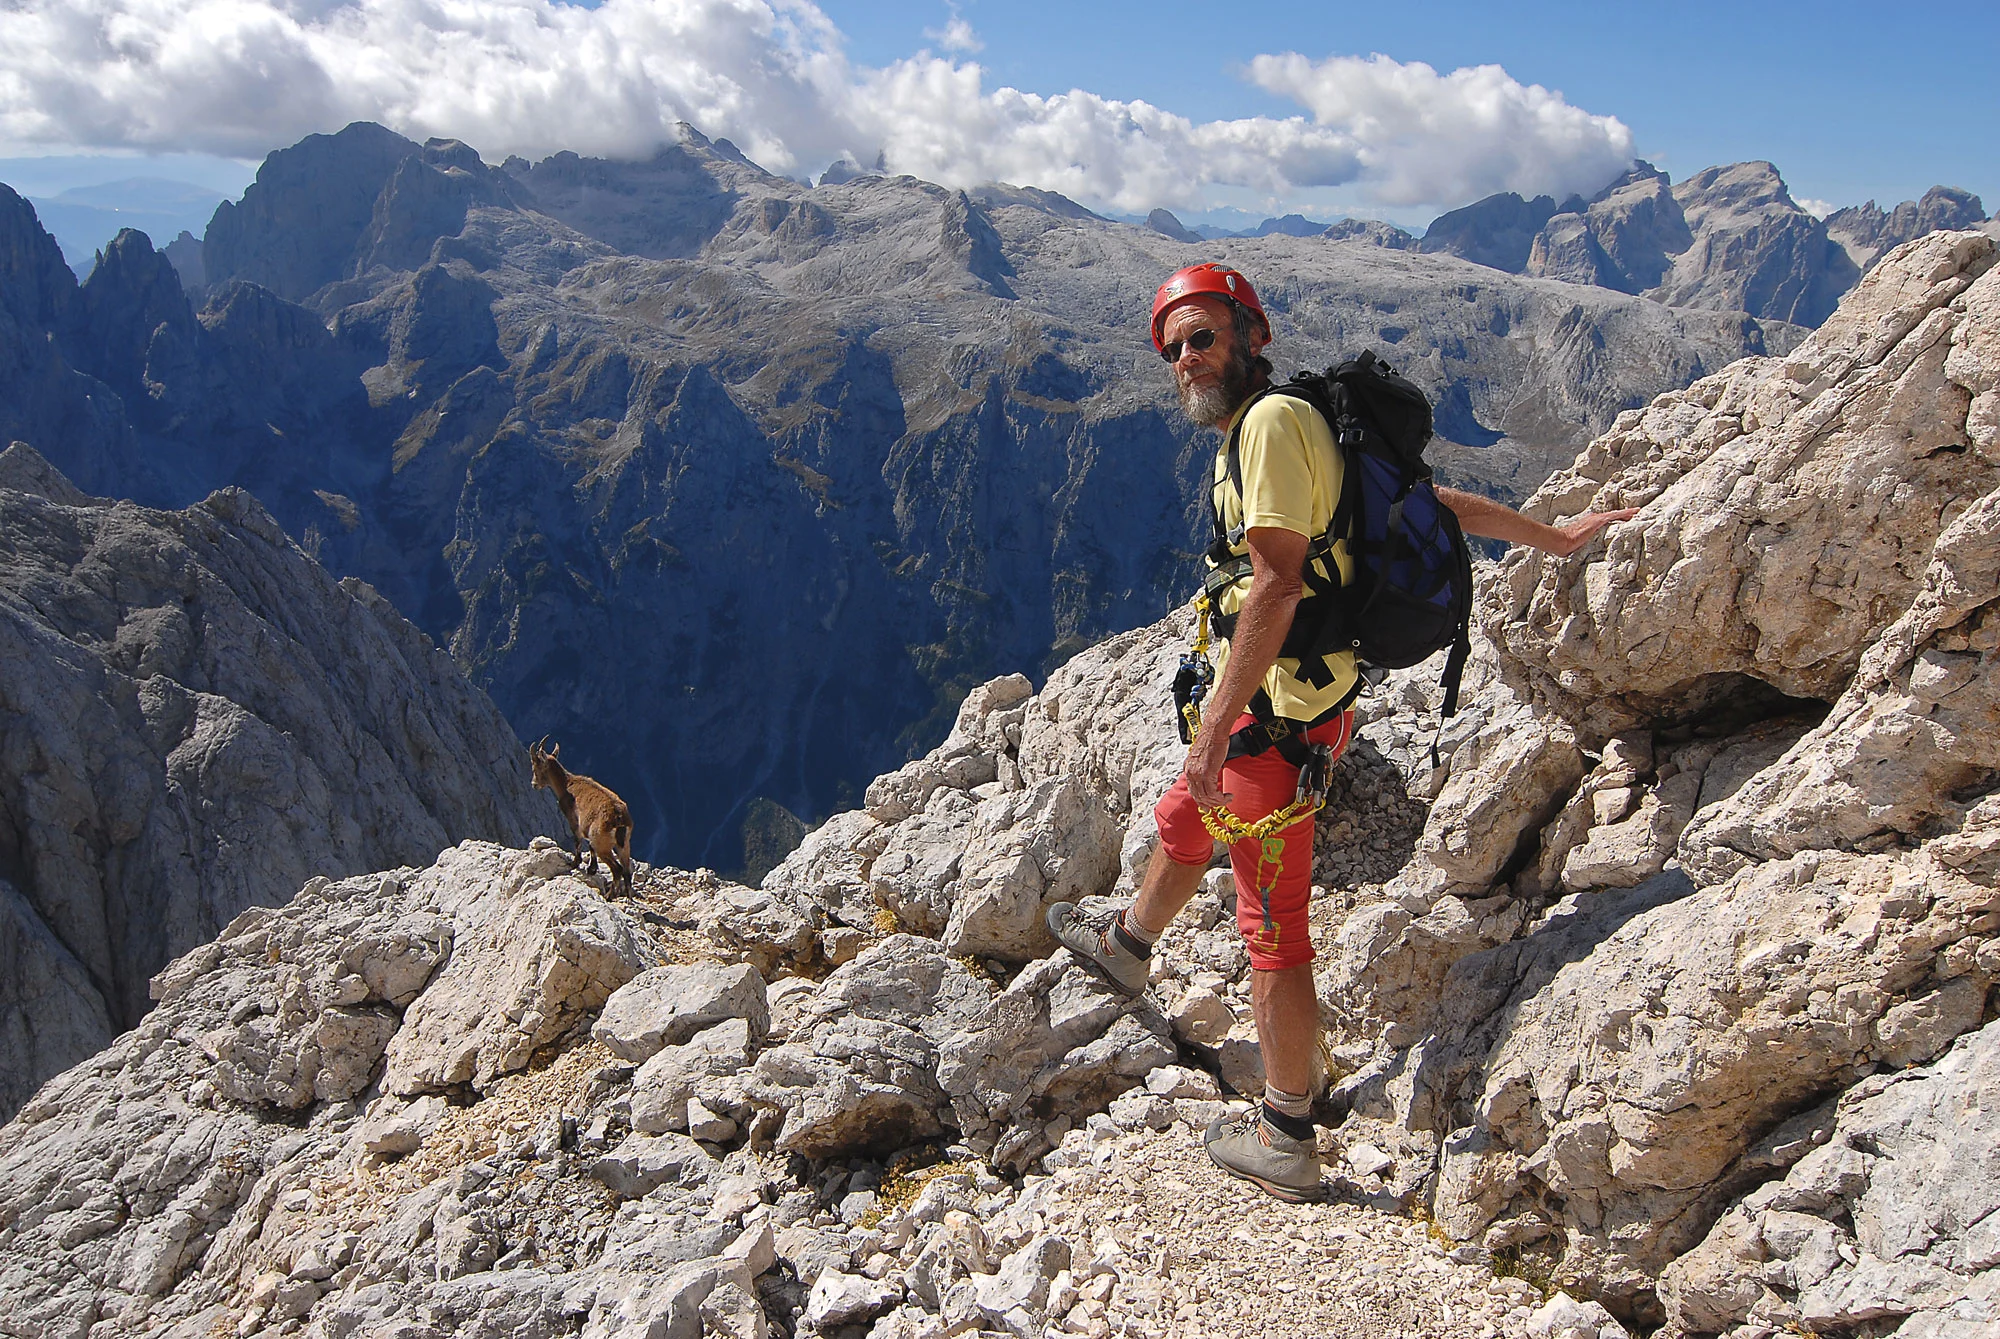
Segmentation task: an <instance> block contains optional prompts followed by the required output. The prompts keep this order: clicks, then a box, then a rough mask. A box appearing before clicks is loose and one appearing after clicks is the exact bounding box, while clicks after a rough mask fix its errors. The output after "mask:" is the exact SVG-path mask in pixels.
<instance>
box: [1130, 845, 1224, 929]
mask: <svg viewBox="0 0 2000 1339" xmlns="http://www.w3.org/2000/svg"><path fill="white" fill-rule="evenodd" d="M1206 873H1208V866H1207V865H1183V864H1182V863H1181V862H1180V861H1178V860H1176V859H1174V858H1173V857H1172V856H1170V855H1168V854H1167V847H1166V843H1164V842H1162V843H1160V844H1159V845H1158V846H1155V847H1154V848H1153V858H1152V859H1151V860H1148V861H1147V862H1146V876H1145V877H1144V878H1143V879H1141V880H1140V881H1139V893H1138V895H1137V896H1136V897H1134V898H1133V899H1132V906H1131V908H1130V909H1129V910H1128V911H1126V913H1125V923H1126V924H1127V925H1130V926H1132V928H1133V929H1135V930H1137V931H1139V932H1140V933H1141V934H1143V935H1145V936H1146V937H1147V938H1149V939H1158V938H1159V937H1160V934H1161V932H1162V931H1164V930H1165V929H1166V928H1167V927H1168V926H1169V925H1171V924H1173V920H1174V917H1176V916H1178V915H1180V914H1181V908H1182V907H1185V906H1186V905H1187V904H1188V903H1189V902H1191V901H1193V900H1194V895H1195V890H1196V889H1198V888H1200V887H1201V876H1202V875H1204V874H1206Z"/></svg>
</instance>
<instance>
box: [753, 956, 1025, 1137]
mask: <svg viewBox="0 0 2000 1339" xmlns="http://www.w3.org/2000/svg"><path fill="white" fill-rule="evenodd" d="M992 993H993V990H992V986H991V984H990V983H989V982H987V981H986V980H985V979H984V978H983V977H981V976H980V975H978V974H976V973H974V972H972V971H970V970H968V969H967V968H966V966H965V964H964V963H962V962H960V961H958V960H957V959H955V958H951V957H948V956H946V955H945V954H944V953H943V952H941V951H940V950H939V948H938V946H937V945H936V944H935V943H934V942H932V941H930V940H926V939H923V938H920V937H918V936H915V935H893V936H891V937H890V938H888V939H885V940H883V941H881V942H880V943H879V944H877V945H875V946H874V947H872V948H870V949H868V950H867V951H865V952H863V953H862V954H861V955H860V956H859V957H857V958H855V959H854V961H852V962H850V963H848V964H847V965H846V966H844V967H841V968H839V969H838V970H836V971H835V972H833V973H832V974H831V975H830V976H828V977H827V979H826V982H825V984H824V985H822V986H821V988H820V989H819V991H818V992H816V994H815V996H814V997H813V999H812V1001H811V1002H810V1003H809V1004H808V1005H806V1006H805V1007H804V1010H803V1012H802V1014H801V1015H800V1016H799V1017H798V1018H797V1019H796V1020H795V1021H794V1022H793V1023H792V1025H791V1028H790V1038H791V1039H790V1040H789V1041H787V1042H786V1043H785V1044H783V1045H780V1046H775V1047H773V1048H771V1049H770V1050H767V1051H765V1052H764V1053H763V1054H762V1055H760V1056H758V1057H757V1063H756V1065H755V1067H754V1068H753V1069H752V1071H751V1072H750V1074H749V1076H748V1078H747V1080H746V1084H745V1088H746V1091H747V1093H748V1096H749V1098H750V1100H751V1101H752V1102H753V1103H755V1104H757V1105H759V1106H763V1107H766V1108H769V1109H772V1110H775V1111H777V1112H779V1113H780V1114H781V1116H782V1123H781V1124H780V1125H779V1127H778V1130H777V1147H778V1148H779V1149H780V1150H781V1151H784V1152H791V1153H799V1154H802V1155H804V1156H806V1157H814V1158H821V1157H830V1156H834V1155H836V1154H841V1153H852V1152H863V1151H876V1152H888V1151H892V1150H894V1149H897V1148H901V1147H904V1146H906V1145H908V1144H911V1143H915V1142H918V1141H920V1140H922V1139H925V1138H927V1137H930V1136H932V1135H936V1134H939V1133H941V1132H942V1131H943V1130H944V1129H945V1128H946V1118H947V1117H948V1116H949V1115H950V1104H949V1102H948V1101H947V1099H946V1095H945V1093H944V1092H943V1091H942V1089H941V1088H940V1087H939V1064H940V1061H939V1052H938V1048H939V1044H940V1043H941V1042H942V1041H943V1040H944V1039H945V1038H946V1037H947V1036H949V1035H952V1033H953V1031H954V1029H956V1028H958V1027H960V1026H962V1025H964V1023H965V1022H966V1021H967V1020H969V1019H971V1018H974V1017H976V1016H977V1015H978V1014H979V1012H980V1011H981V1010H982V1009H983V1008H984V1007H985V1006H986V1003H987V1001H988V999H989V998H990V997H991V996H992Z"/></svg>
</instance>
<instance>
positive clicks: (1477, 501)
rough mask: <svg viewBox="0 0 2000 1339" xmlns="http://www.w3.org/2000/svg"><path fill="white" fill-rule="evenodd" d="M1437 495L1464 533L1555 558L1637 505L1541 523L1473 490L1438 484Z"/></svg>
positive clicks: (1628, 515) (1635, 512)
mask: <svg viewBox="0 0 2000 1339" xmlns="http://www.w3.org/2000/svg"><path fill="white" fill-rule="evenodd" d="M1437 495H1438V500H1439V501H1440V502H1442V503H1444V505H1445V506H1447V507H1450V508H1451V510H1452V514H1453V515H1455V516H1457V517H1458V524H1459V528H1460V529H1462V530H1464V531H1465V533H1466V534H1468V535H1478V536H1479V537H1480V538H1482V539H1501V540H1505V541H1506V542H1507V543H1509V544H1526V545H1529V546H1530V547H1532V548H1537V549H1542V550H1545V551H1547V552H1549V553H1553V554H1555V555H1556V557H1558V558H1567V557H1569V555H1570V554H1572V553H1575V552H1576V551H1577V550H1578V549H1580V548H1582V547H1583V546H1584V545H1585V544H1588V543H1589V542H1590V541H1591V540H1592V539H1593V538H1595V537H1596V535H1597V532H1598V531H1600V530H1602V529H1603V528H1604V527H1605V526H1607V525H1613V524H1616V523H1617V522H1619V521H1623V520H1627V519H1629V518H1631V517H1633V516H1636V515H1638V514H1639V509H1638V508H1637V507H1621V508H1620V509H1619V510H1617V511H1593V512H1587V513H1585V514H1584V515H1582V516H1579V517H1577V518H1576V519H1575V520H1574V521H1571V522H1569V523H1568V524H1567V525H1543V524H1542V523H1541V522H1540V521H1531V520H1529V519H1528V518H1527V517H1525V516H1523V515H1522V514H1521V513H1520V512H1518V511H1515V510H1514V509H1513V508H1512V507H1510V506H1508V505H1507V504H1506V503H1504V502H1495V501H1494V500H1493V499H1492V498H1490V497H1481V496H1480V495H1479V494H1477V493H1463V492H1460V491H1459V490H1458V489H1456V488H1440V489H1438V490H1437Z"/></svg>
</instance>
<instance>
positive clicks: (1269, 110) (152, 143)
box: [0, 0, 2000, 227]
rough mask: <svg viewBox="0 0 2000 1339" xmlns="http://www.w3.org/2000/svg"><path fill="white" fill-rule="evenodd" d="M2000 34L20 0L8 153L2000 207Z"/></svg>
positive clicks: (1744, 16) (78, 178)
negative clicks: (519, 163) (356, 130)
mask: <svg viewBox="0 0 2000 1339" xmlns="http://www.w3.org/2000/svg"><path fill="white" fill-rule="evenodd" d="M218 15H221V16H222V17H220V18H218ZM230 25H233V26H230ZM114 31H115V32H116V33H117V34H118V37H119V40H117V41H111V40H109V39H108V37H107V34H110V33H112V32H114ZM148 34H151V37H150V39H149V37H148ZM1996 34H2000V6H1992V5H1987V6H1962V7H1958V8H1954V9H1950V10H1936V11H1925V12H1924V16H1923V17H1916V18H1903V17H1897V16H1892V15H1888V14H1887V12H1886V11H1884V10H1883V9H1881V8H1880V7H1879V6H1876V5H1869V6H1863V5H1859V4H1845V3H1832V4H1817V5H1803V4H1755V5H1744V4H1730V5H1725V4H1719V3H1708V2H1707V0H1688V3H1683V4H1679V5H1675V6H1672V7H1652V6H1646V7H1640V6H1629V5H1627V6H1617V5H1583V4H1569V3H1548V4H1536V5H1520V4H1514V5H1509V4H1460V3H1452V2H1434V3H1431V4H1428V5H1425V6H1423V7H1421V8H1413V7H1409V6H1394V5H1385V4H1380V3H1374V4H1347V3H1316V4H1304V5H1300V4H1290V5H1285V6H1273V5H1240V4H1239V5H1235V6H1226V5H1220V4H1215V3H1208V4H1182V3H1167V2H1165V0H1156V2H1155V3H1145V4H1137V3H1126V2H1124V0H1120V2H1118V3H1104V2H1102V0H1100V2H1099V3H1094V4H1077V3H1074V0H1071V2H1070V3H1065V4H1053V3H1043V2H1041V0H1014V2H1013V3H1000V2H999V0H960V3H957V4H955V5H954V4H949V3H944V2H943V0H819V3H818V5H817V7H815V6H813V5H811V4H807V3H803V2H802V0H769V5H768V6H767V5H766V4H765V3H762V2H761V0H604V3H603V4H601V5H599V6H589V7H587V6H580V5H569V4H565V3H563V2H562V0H457V3H455V4H454V5H452V6H450V7H444V6H437V5H427V4H416V3H409V2H408V0H366V3H357V2H356V0H317V2H316V3H312V4H296V3H292V2H291V0H236V2H235V3H234V4H232V5H230V6H226V7H218V6H214V5H204V4H203V3H202V0H9V2H8V3H7V4H4V5H0V180H6V181H8V182H10V183H11V184H14V185H16V186H17V187H19V188H21V189H23V190H24V192H26V193H29V194H33V195H44V196H46V195H52V194H54V193H56V192H58V191H60V190H63V189H65V188H67V187H71V186H76V185H83V184H87V183H89V182H91V181H104V180H109V179H113V178H117V177H138V176H147V177H166V178H173V179H179V180H187V181H195V182H200V183H202V184H204V185H208V186H212V187H214V188H215V189H218V190H222V191H224V192H226V193H230V194H234V193H235V192H236V191H238V190H240V188H241V185H242V184H243V183H245V182H247V181H248V179H249V176H250V174H251V172H252V171H253V170H254V164H255V162H256V160H257V159H258V158H260V157H261V156H262V154H263V153H265V152H267V151H269V150H270V149H272V148H276V147H280V146H282V145H284V144H287V143H291V142H293V141H294V140H296V139H298V138H299V137H300V136H302V135H304V134H307V133H311V132H312V131H314V130H334V129H337V128H339V126H340V125H342V124H345V123H346V122H347V121H348V120H352V119H358V118H362V117H366V118H368V119H375V120H380V121H382V122H384V123H385V124H388V125H390V126H391V127H393V128H395V129H397V130H400V131H402V132H403V133H405V134H409V135H412V136H413V137H417V138H422V137H423V136H425V135H429V134H447V135H453V136H457V137H459V138H463V139H465V140H467V141H468V142H470V143H472V144H473V145H474V146H475V147H476V148H478V149H479V150H481V152H483V153H484V154H485V155H486V156H487V157H488V158H489V159H490V160H494V161H497V160H498V159H499V158H500V157H502V156H504V155H505V154H506V153H509V152H521V153H525V154H527V155H528V156H530V157H534V156H539V155H541V154H545V153H548V152H552V151H554V150H555V149H558V148H574V149H577V150H578V151H580V152H585V153H602V154H608V155H614V156H615V155H636V154H644V153H648V152H651V151H652V149H654V148H656V147H657V146H658V145H659V144H661V143H663V142H666V141H667V140H668V139H670V138H671V137H672V135H673V134H674V131H673V129H672V127H673V125H674V124H675V122H676V121H678V120H680V119H687V120H690V121H692V122H694V123H695V124H696V125H698V126H699V127H700V128H701V129H703V130H704V131H706V132H708V133H709V134H711V135H729V136H730V137H732V138H733V139H735V140H736V142H737V143H739V144H740V145H741V146H742V147H743V148H744V149H745V150H746V151H748V152H750V153H751V154H752V156H753V157H756V158H757V159H758V160H759V161H760V162H762V163H764V164H765V165H766V166H767V167H770V168H772V169H773V170H777V171H783V172H788V173H791V174H792V175H795V176H801V177H807V176H810V175H812V174H813V173H814V172H816V171H817V170H818V169H820V168H821V167H823V166H824V165H825V164H826V163H827V162H828V161H830V160H831V159H832V158H833V157H836V156H840V155H843V154H844V155H850V156H853V157H855V158H856V159H857V160H861V161H873V159H874V157H875V155H876V154H877V153H881V154H884V155H885V157H886V159H887V161H888V162H889V165H890V166H891V168H893V169H895V170H901V171H910V172H914V173H916V174H917V175H921V176H926V177H929V178H931V179H933V180H939V181H944V182H947V183H948V184H956V185H963V184H971V183H973V182H975V181H978V180H987V179H993V178H999V179H1003V180H1012V181H1017V182H1021V183H1023V184H1031V185H1040V186H1045V187H1049V188H1051V189H1056V190H1063V191H1066V192H1067V193H1069V194H1072V195H1075V196H1076V197H1077V198H1079V199H1082V200H1083V201H1084V202H1085V203H1087V204H1091V205H1092V206H1093V207H1096V208H1100V209H1105V210H1107V211H1116V212H1124V213H1143V212H1144V211H1145V210H1146V209H1147V208H1150V207H1152V206H1154V205H1165V206H1167V207H1169V208H1173V209H1175V210H1176V211H1177V212H1179V213H1180V214H1181V215H1182V217H1183V218H1187V219H1190V220H1193V219H1199V218H1202V217H1204V211H1205V210H1208V209H1212V208H1214V207H1218V206H1233V207H1235V208H1238V209H1241V210H1243V211H1245V212H1246V213H1247V214H1249V215H1250V216H1251V217H1253V218H1254V217H1261V216H1262V215H1263V214H1265V213H1282V212H1287V211H1289V210H1298V211H1301V212H1305V213H1307V214H1308V215H1311V216H1313V217H1318V218H1333V217H1338V216H1339V215H1341V214H1343V213H1353V214H1359V215H1364V216H1373V217H1381V218H1389V219H1392V220H1394V221H1396V222H1399V223H1403V224H1405V225H1406V226H1417V227H1421V226H1422V225H1423V224H1424V223H1425V222H1427V221H1428V220H1429V219H1430V218H1431V217H1432V216H1434V215H1435V214H1436V213H1437V212H1439V211H1441V210H1443V209H1447V208H1453V207H1456V206H1458V205H1462V204H1465V203H1467V202H1469V201H1470V200H1472V199H1476V198H1478V197H1480V196H1482V195H1486V194H1489V193H1491V192H1492V191H1494V190H1499V189H1518V190H1521V191H1522V192H1523V193H1524V194H1532V193H1535V192H1537V191H1550V192H1553V193H1556V194H1562V193H1564V192H1566V191H1567V190H1571V189H1584V190H1588V189H1591V188H1592V187H1594V186H1595V185H1597V184H1601V182H1602V181H1604V180H1606V179H1608V178H1609V176H1610V175H1612V173H1613V172H1614V171H1615V170H1616V165H1617V164H1619V163H1622V162H1623V161H1624V160H1625V158H1626V157H1628V156H1630V155H1633V154H1636V155H1638V156H1641V157H1646V158H1649V159H1651V160H1652V161H1654V162H1655V163H1657V164H1658V165H1659V166H1660V167H1662V168H1665V169H1666V170H1667V171H1668V172H1670V173H1671V174H1672V175H1673V176H1674V177H1675V178H1676V179H1679V178H1682V177H1685V176H1686V175H1688V174H1689V173H1691V172H1694V171H1696V170H1698V169H1700V168H1703V167H1707V166H1709V165H1711V164H1716V163H1726V162H1734V161H1738V160H1741V159H1745V158H1766V159H1769V160H1771V161H1773V162H1775V163H1776V164H1777V165H1778V167H1779V168H1780V169H1781V170H1782V171H1783V173H1784V174H1785V178H1786V180H1787V182H1788V183H1789V184H1790V185H1791V187H1792V190H1793V193H1794V195H1795V196H1797V197H1799V198H1800V199H1801V201H1802V202H1809V201H1818V202H1824V203H1826V204H1831V205H1842V204H1855V203H1859V202H1861V201H1862V200H1865V199H1868V198H1871V197H1872V198H1874V199H1876V200H1877V201H1879V202H1880V203H1881V204H1882V205H1884V206H1885V207H1886V206H1891V205H1893V204H1895V203H1896V202H1897V201H1899V200H1902V199H1907V198H1914V197H1916V196H1917V195H1919V194H1921V193H1922V192H1923V191H1924V190H1925V189H1926V188H1927V187H1929V186H1931V185H1933V184H1936V183H1940V182H1942V183H1946V184H1950V185H1957V186H1962V187H1965V188H1967V189H1970V190H1973V191H1975V192H1977V193H1979V194H1980V195H1981V196H1982V197H1983V199H1984V200H1985V202H1986V205H1987V208H1988V210H1989V212H1991V211H1992V210H1993V209H1994V208H1996V207H2000V170H1996V166H1995V165H1996V162H2000V155H1996V154H1995V153H1994V152H1993V150H1992V132H1993V128H1994V126H1995V125H1996V124H2000V93H1996V91H1995V90H1996V87H2000V80H1996V79H1995V78H1994V77H1993V74H1992V71H1993V70H1994V68H1995V67H1996V65H2000V37H1996ZM1284 53H1292V54H1290V55H1285V54H1284ZM1376 53H1379V55H1380V57H1381V59H1368V58H1369V57H1371V56H1373V55H1375V54H1376ZM1260 56H1261V57H1263V58H1264V59H1262V60H1261V61H1260V60H1259V59H1258V58H1259V57H1260ZM1479 67H1497V70H1496V69H1493V68H1486V69H1483V70H1482V69H1480V68H1479ZM1501 72H1504V73H1501ZM79 155H85V156H83V157H79ZM107 155H109V156H107Z"/></svg>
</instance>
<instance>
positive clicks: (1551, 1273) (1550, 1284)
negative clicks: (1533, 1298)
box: [1493, 1246, 1557, 1302]
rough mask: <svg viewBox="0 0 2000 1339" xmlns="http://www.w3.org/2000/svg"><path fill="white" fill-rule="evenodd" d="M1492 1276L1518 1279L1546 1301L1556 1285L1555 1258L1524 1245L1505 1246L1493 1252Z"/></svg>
mask: <svg viewBox="0 0 2000 1339" xmlns="http://www.w3.org/2000/svg"><path fill="white" fill-rule="evenodd" d="M1493 1277H1494V1278H1497V1279H1519V1280H1521V1281H1522V1282H1523V1283H1526V1284H1528V1285H1529V1286H1530V1287H1532V1288H1534V1289H1535V1290H1536V1291H1537V1292H1539V1293H1540V1294H1541V1295H1542V1300H1543V1301H1544V1302H1546V1301H1548V1300H1549V1298H1551V1297H1553V1296H1554V1295H1555V1291H1556V1287H1557V1280H1556V1258H1555V1257H1554V1256H1553V1255H1550V1254H1548V1253H1546V1252H1544V1251H1531V1250H1529V1249H1527V1248H1526V1247H1524V1246H1505V1247H1502V1248H1501V1249H1499V1250H1497V1251H1495V1252H1493Z"/></svg>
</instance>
